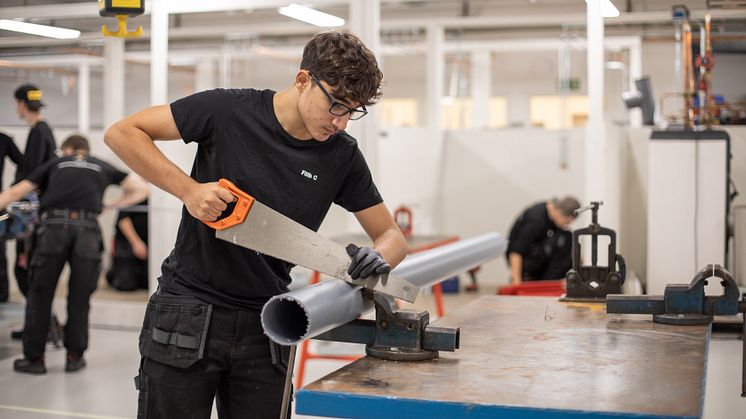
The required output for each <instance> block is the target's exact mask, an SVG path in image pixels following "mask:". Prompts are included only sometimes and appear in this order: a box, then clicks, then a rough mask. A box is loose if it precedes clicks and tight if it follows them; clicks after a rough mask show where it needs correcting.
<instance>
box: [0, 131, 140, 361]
mask: <svg viewBox="0 0 746 419" xmlns="http://www.w3.org/2000/svg"><path fill="white" fill-rule="evenodd" d="M62 153H63V155H64V156H63V157H59V158H55V159H53V160H50V161H48V162H47V163H45V164H43V165H42V166H41V167H39V168H38V169H36V170H34V171H33V172H32V173H31V174H29V175H28V177H27V178H26V179H24V180H22V181H20V182H19V183H17V184H16V185H15V186H13V187H12V188H10V189H8V190H7V191H5V192H3V193H2V194H0V209H1V208H5V207H6V206H7V205H8V204H9V203H11V202H13V201H16V200H18V199H20V198H21V197H23V196H25V195H26V194H28V193H29V192H31V191H34V190H36V189H40V190H41V191H42V194H41V200H40V202H39V211H40V214H41V222H40V224H39V228H38V229H37V230H36V231H35V235H36V236H35V240H36V244H35V249H36V250H35V252H34V255H33V257H32V260H31V266H32V269H31V277H30V281H29V284H30V287H29V290H28V295H27V301H26V323H25V328H24V330H23V355H24V358H22V359H17V360H15V362H14V363H13V369H14V370H16V371H17V372H23V373H29V374H44V373H46V371H47V369H46V366H45V364H44V349H45V346H46V342H47V332H48V331H49V320H50V311H51V306H52V300H53V299H54V290H55V288H57V282H58V280H59V276H60V273H61V272H62V268H63V267H64V266H65V263H69V264H70V281H69V284H68V296H67V322H66V324H65V337H64V343H65V348H66V349H67V363H66V364H65V371H68V372H72V371H77V370H79V369H81V368H83V367H84V366H85V360H84V359H83V353H84V352H85V350H86V349H87V348H88V309H89V299H90V296H91V294H92V293H93V291H95V290H96V285H97V283H98V277H99V273H100V272H101V250H102V249H103V247H102V243H101V229H100V228H99V225H98V221H97V217H98V215H99V213H100V212H101V208H102V199H103V194H104V190H105V189H106V187H107V186H109V185H114V184H119V185H121V186H122V188H123V189H124V195H123V196H122V198H121V199H120V200H119V201H118V202H116V203H115V205H119V206H126V205H131V204H132V203H134V202H138V201H140V200H142V199H144V197H145V196H146V195H147V191H148V189H147V185H145V182H143V181H142V180H141V179H140V178H138V177H137V176H131V175H127V174H126V173H124V172H121V171H119V170H117V169H115V168H114V167H112V166H111V165H109V164H108V163H106V162H104V161H101V160H99V159H97V158H95V157H91V156H90V155H89V154H88V153H89V145H88V140H87V139H86V138H85V137H82V136H80V135H72V136H70V137H69V138H67V139H66V140H65V142H64V143H62Z"/></svg>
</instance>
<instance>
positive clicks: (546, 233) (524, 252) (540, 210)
mask: <svg viewBox="0 0 746 419" xmlns="http://www.w3.org/2000/svg"><path fill="white" fill-rule="evenodd" d="M578 208H580V203H579V202H578V200H577V199H575V198H573V197H572V196H567V197H565V198H562V199H557V198H554V199H552V200H550V201H546V202H540V203H538V204H534V205H532V206H530V207H528V208H527V209H526V210H524V211H523V213H521V215H520V216H519V217H518V218H517V219H516V220H515V222H514V223H513V227H512V228H511V229H510V236H509V238H508V249H507V250H506V251H505V255H506V259H507V261H508V267H509V268H510V274H511V283H512V285H520V284H521V283H522V282H523V281H534V280H542V279H562V278H564V277H565V274H566V273H567V271H568V270H569V269H570V268H571V267H572V233H570V232H569V231H567V230H566V229H567V227H568V226H569V225H570V223H572V221H573V220H575V210H576V209H578Z"/></svg>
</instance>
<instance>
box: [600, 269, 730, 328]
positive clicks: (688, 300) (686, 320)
mask: <svg viewBox="0 0 746 419" xmlns="http://www.w3.org/2000/svg"><path fill="white" fill-rule="evenodd" d="M713 277H714V278H720V284H721V285H722V286H723V295H718V296H705V285H707V280H708V279H709V278H713ZM739 298H740V293H739V290H738V285H737V284H736V281H735V280H734V279H733V277H732V276H731V275H730V273H728V271H726V270H725V269H724V268H723V267H722V266H720V265H714V264H710V265H707V266H706V267H705V268H703V269H702V270H701V271H699V272H698V273H697V275H695V276H694V278H693V279H692V282H691V283H689V284H669V285H667V286H666V289H665V291H664V293H663V296H660V295H651V296H648V295H635V296H631V295H618V294H615V295H608V296H606V312H607V313H619V314H652V315H653V320H654V321H655V322H658V323H664V324H677V325H694V324H707V323H710V322H711V321H712V319H713V316H718V315H721V316H724V315H734V314H738V313H739V312H740V311H743V309H744V304H743V303H740V304H739Z"/></svg>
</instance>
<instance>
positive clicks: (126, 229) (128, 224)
mask: <svg viewBox="0 0 746 419" xmlns="http://www.w3.org/2000/svg"><path fill="white" fill-rule="evenodd" d="M118 225H119V230H120V231H121V232H122V235H124V237H125V238H126V239H127V241H128V242H129V243H130V245H131V246H136V245H138V244H140V243H143V241H142V239H141V238H140V236H139V235H138V234H137V231H135V225H134V224H132V219H131V218H129V217H128V218H122V219H121V220H119V223H118Z"/></svg>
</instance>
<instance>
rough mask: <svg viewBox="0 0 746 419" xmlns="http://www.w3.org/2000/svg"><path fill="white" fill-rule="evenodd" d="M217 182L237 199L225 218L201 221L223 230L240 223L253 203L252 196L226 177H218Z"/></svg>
mask: <svg viewBox="0 0 746 419" xmlns="http://www.w3.org/2000/svg"><path fill="white" fill-rule="evenodd" d="M218 184H219V185H220V186H222V187H223V188H225V189H228V192H230V193H231V195H233V196H235V197H236V198H237V199H238V201H236V206H235V207H234V208H233V212H232V213H231V214H230V215H229V216H227V217H225V218H222V219H220V220H216V221H202V222H203V223H205V224H207V225H208V226H210V227H212V228H214V229H215V230H224V229H226V228H228V227H233V226H234V225H236V224H241V223H242V222H243V220H245V219H246V215H247V214H248V213H249V210H250V209H251V205H252V204H253V203H254V197H253V196H251V195H249V194H247V193H246V192H244V191H242V190H240V189H238V187H237V186H236V185H234V184H233V182H231V181H230V180H228V179H220V180H219V181H218Z"/></svg>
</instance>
